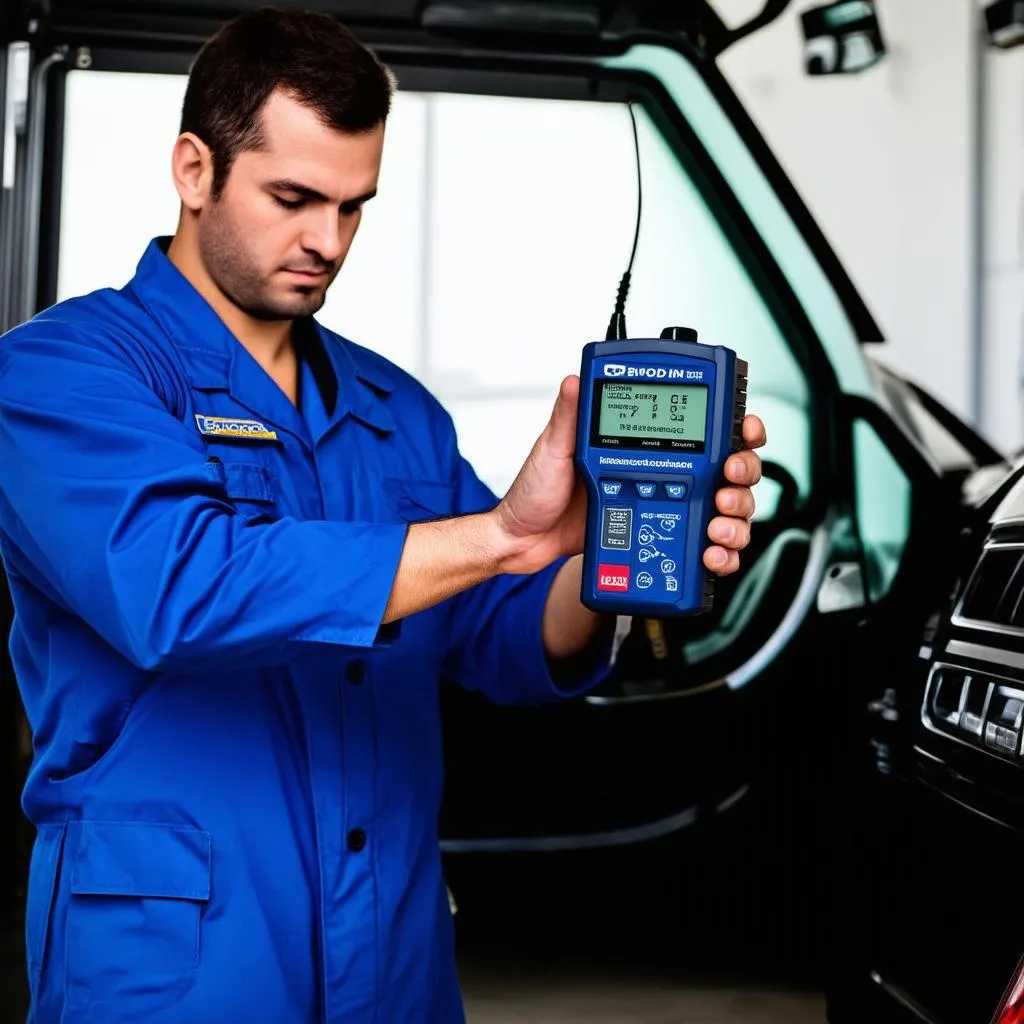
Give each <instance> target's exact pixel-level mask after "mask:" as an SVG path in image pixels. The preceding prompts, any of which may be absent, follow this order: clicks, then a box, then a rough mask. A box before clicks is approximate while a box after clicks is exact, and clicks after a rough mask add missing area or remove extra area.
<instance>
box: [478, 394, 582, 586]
mask: <svg viewBox="0 0 1024 1024" xmlns="http://www.w3.org/2000/svg"><path fill="white" fill-rule="evenodd" d="M579 391H580V381H579V378H578V377H575V376H573V377H566V379H565V380H563V381H562V386H561V388H560V389H559V392H558V398H557V399H556V401H555V407H554V409H553V410H552V412H551V418H550V419H549V420H548V423H547V426H546V427H545V428H544V431H543V433H542V434H541V435H540V437H539V438H537V442H536V444H534V446H533V450H532V451H531V452H530V456H529V458H528V459H527V460H526V462H525V464H524V465H523V468H522V469H521V470H520V471H519V475H518V476H517V477H516V479H515V481H514V482H513V484H512V486H511V487H510V488H509V491H508V494H506V495H505V497H504V499H503V500H502V502H501V503H500V504H499V505H498V507H497V508H496V509H495V510H494V513H493V514H494V516H495V519H496V520H497V524H498V528H499V537H500V538H501V539H500V540H499V545H500V546H501V547H502V548H506V549H507V554H506V555H505V556H504V558H503V559H502V560H501V571H502V572H509V573H531V572H538V571H539V570H541V569H543V568H544V567H545V566H546V565H550V564H551V562H553V561H554V560H555V559H556V558H559V557H560V556H562V555H575V554H578V553H579V552H581V551H582V550H583V539H584V532H585V525H586V515H587V493H586V489H585V488H584V486H583V484H582V483H581V482H580V481H579V480H578V479H577V477H576V469H575V466H574V464H573V453H574V452H575V450H576V403H577V399H578V397H579Z"/></svg>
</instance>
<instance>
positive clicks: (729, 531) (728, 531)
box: [722, 523, 736, 541]
mask: <svg viewBox="0 0 1024 1024" xmlns="http://www.w3.org/2000/svg"><path fill="white" fill-rule="evenodd" d="M735 539H736V524H735V523H726V524H725V526H723V527H722V540H726V541H730V540H735Z"/></svg>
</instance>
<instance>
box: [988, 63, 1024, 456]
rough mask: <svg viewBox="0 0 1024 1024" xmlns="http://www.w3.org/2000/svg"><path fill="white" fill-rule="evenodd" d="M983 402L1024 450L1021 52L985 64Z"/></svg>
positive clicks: (998, 434)
mask: <svg viewBox="0 0 1024 1024" xmlns="http://www.w3.org/2000/svg"><path fill="white" fill-rule="evenodd" d="M983 89H984V109H985V111H986V122H985V127H986V133H985V134H986V138H985V177H984V186H985V188H984V204H983V205H984V211H985V238H984V242H985V246H984V249H985V261H984V274H983V279H982V287H983V300H984V304H983V312H984V336H985V345H986V358H985V392H984V394H985V402H984V405H983V407H982V410H981V422H982V424H983V426H984V428H985V432H986V433H987V434H989V435H990V436H992V437H995V438H998V439H1004V438H1012V439H1013V442H1014V444H1016V445H1018V446H1024V47H1020V48H1018V49H1016V50H1007V51H1000V50H989V51H988V52H987V54H986V57H985V78H984V81H983Z"/></svg>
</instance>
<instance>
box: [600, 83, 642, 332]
mask: <svg viewBox="0 0 1024 1024" xmlns="http://www.w3.org/2000/svg"><path fill="white" fill-rule="evenodd" d="M627 107H628V109H629V119H630V121H632V123H633V147H634V149H635V151H636V230H635V231H634V232H633V251H632V252H631V253H630V254H629V266H628V267H627V268H626V272H625V273H624V274H623V275H622V280H621V281H619V292H618V295H617V296H616V297H615V312H614V313H612V318H611V320H609V321H608V330H607V331H606V332H605V340H606V341H611V340H619V339H622V338H625V337H626V296H627V295H628V294H629V282H630V278H631V277H632V274H633V260H635V259H636V247H637V243H638V242H639V241H640V213H641V210H642V209H643V201H644V192H643V177H642V175H641V173H640V134H639V132H638V131H637V127H636V115H635V114H634V113H633V104H632V103H629V104H627Z"/></svg>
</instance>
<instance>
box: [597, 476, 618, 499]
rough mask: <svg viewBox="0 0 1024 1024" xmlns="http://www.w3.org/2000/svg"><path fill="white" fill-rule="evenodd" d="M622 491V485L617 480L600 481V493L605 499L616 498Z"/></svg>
mask: <svg viewBox="0 0 1024 1024" xmlns="http://www.w3.org/2000/svg"><path fill="white" fill-rule="evenodd" d="M621 490H622V483H621V481H618V480H602V481H601V491H602V493H603V494H604V496H605V497H606V498H617V497H618V496H619V491H621Z"/></svg>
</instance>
